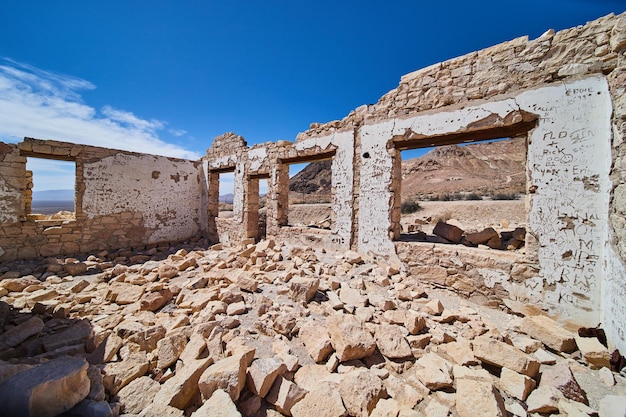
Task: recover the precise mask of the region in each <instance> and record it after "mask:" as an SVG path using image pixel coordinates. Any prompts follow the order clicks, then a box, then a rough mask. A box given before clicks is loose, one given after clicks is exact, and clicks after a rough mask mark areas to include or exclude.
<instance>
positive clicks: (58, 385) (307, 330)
mask: <svg viewBox="0 0 626 417" xmlns="http://www.w3.org/2000/svg"><path fill="white" fill-rule="evenodd" d="M203 243H205V242H202V241H198V242H195V244H194V245H191V244H187V245H181V246H179V247H178V249H176V248H172V249H170V248H167V247H161V248H155V249H152V250H149V251H144V252H139V253H137V252H130V251H119V252H115V253H107V252H102V253H98V254H95V255H92V256H89V257H88V258H87V259H86V260H83V261H81V260H78V259H57V258H49V259H45V260H42V261H39V262H21V263H14V264H5V265H0V274H1V275H0V297H1V298H0V360H1V362H0V404H2V412H3V413H8V414H7V415H15V416H17V415H19V416H22V415H24V416H28V415H30V416H35V415H36V416H50V417H53V416H94V417H96V416H98V417H100V416H102V417H105V416H107V417H109V416H118V415H126V416H146V417H148V416H155V417H157V416H158V417H164V416H193V417H201V416H248V417H251V416H268V417H271V416H281V415H286V416H294V417H305V416H315V417H319V416H328V417H342V416H354V417H366V416H372V417H400V416H402V417H410V416H415V417H417V416H428V417H446V416H458V417H466V416H467V417H475V416H520V417H524V416H545V415H552V416H572V417H573V416H598V415H599V416H600V417H609V416H624V415H626V378H625V377H624V373H623V372H618V371H620V370H619V369H615V364H614V363H613V364H612V363H611V352H609V350H608V349H607V348H606V347H605V346H604V345H603V344H602V343H601V341H599V340H598V339H597V338H595V337H580V336H578V334H575V333H573V332H571V331H569V330H567V329H564V328H563V327H561V326H560V325H558V324H557V323H556V322H554V321H553V320H551V319H550V318H547V317H544V316H532V317H531V316H529V317H520V316H513V315H509V314H507V313H505V312H502V311H496V310H489V309H487V308H484V307H481V306H477V305H474V304H471V303H469V302H468V301H465V300H462V299H460V298H459V297H458V296H456V295H454V294H453V293H450V292H447V291H444V290H440V289H435V288H430V287H427V286H425V285H424V284H423V282H422V280H420V277H419V276H407V274H406V273H405V272H403V271H402V268H401V266H400V265H396V264H393V263H387V262H385V260H380V259H375V258H372V257H369V256H366V255H363V254H358V253H355V252H347V253H342V254H335V253H325V252H324V251H323V250H314V249H312V248H306V247H294V246H292V247H287V246H285V245H283V244H280V243H276V242H274V241H273V240H271V239H269V240H264V241H261V242H259V243H257V244H254V243H253V242H247V244H246V245H245V246H243V247H239V248H229V247H222V246H221V245H215V246H213V247H211V248H209V249H207V246H206V245H203Z"/></svg>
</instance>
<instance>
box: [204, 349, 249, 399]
mask: <svg viewBox="0 0 626 417" xmlns="http://www.w3.org/2000/svg"><path fill="white" fill-rule="evenodd" d="M246 367H247V363H246V358H245V355H242V354H236V355H233V356H229V357H227V358H224V359H222V360H219V361H217V362H215V363H214V364H213V365H211V366H209V367H208V368H207V369H206V370H205V371H204V372H203V373H202V375H201V376H200V379H199V381H198V386H199V388H200V392H201V393H202V396H203V398H210V397H211V395H212V394H213V392H215V391H216V390H218V389H223V390H224V391H226V392H227V393H228V395H230V397H231V398H232V400H233V401H237V400H238V399H239V394H240V393H241V390H242V389H243V387H244V386H245V384H246Z"/></svg>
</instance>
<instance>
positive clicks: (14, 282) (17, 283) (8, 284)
mask: <svg viewBox="0 0 626 417" xmlns="http://www.w3.org/2000/svg"><path fill="white" fill-rule="evenodd" d="M40 284H41V281H39V280H38V279H37V278H35V277H34V276H32V275H26V276H24V277H20V278H8V279H3V280H1V281H0V288H5V289H6V290H7V291H15V292H21V291H23V290H24V289H25V288H26V287H29V286H31V285H40Z"/></svg>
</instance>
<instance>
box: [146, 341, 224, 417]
mask: <svg viewBox="0 0 626 417" xmlns="http://www.w3.org/2000/svg"><path fill="white" fill-rule="evenodd" d="M181 356H185V355H184V352H183V355H181ZM211 363H213V359H211V358H203V359H188V360H185V361H183V364H182V365H181V366H180V367H178V366H177V367H176V375H174V376H173V377H172V378H170V379H168V380H167V381H165V383H164V384H163V385H161V388H160V389H159V392H158V393H157V394H156V396H155V397H154V400H153V404H155V410H157V409H158V408H165V407H166V406H172V407H176V408H178V409H181V410H183V409H185V408H187V407H188V406H189V405H190V403H191V402H192V401H193V400H194V399H195V398H196V397H197V395H198V393H199V392H200V390H199V388H198V380H199V379H200V375H202V372H204V370H205V369H206V368H207V367H208V366H209V365H210V364H211ZM181 415H182V414H181ZM157 417H158V415H157Z"/></svg>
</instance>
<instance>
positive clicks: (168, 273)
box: [157, 264, 179, 280]
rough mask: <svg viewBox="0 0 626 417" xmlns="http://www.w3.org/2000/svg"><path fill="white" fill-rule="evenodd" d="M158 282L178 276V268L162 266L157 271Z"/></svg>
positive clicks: (168, 265) (169, 265)
mask: <svg viewBox="0 0 626 417" xmlns="http://www.w3.org/2000/svg"><path fill="white" fill-rule="evenodd" d="M157 273H158V275H159V279H160V280H168V279H171V278H174V277H175V276H177V275H178V273H179V271H178V268H177V267H175V266H174V265H171V264H162V265H160V266H159V269H158V271H157Z"/></svg>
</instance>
